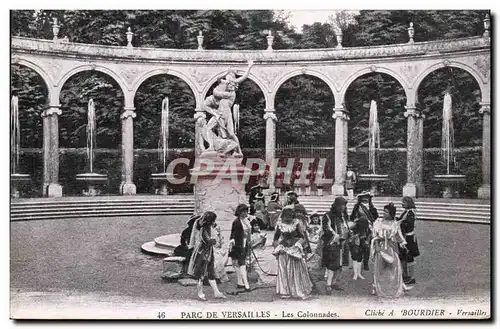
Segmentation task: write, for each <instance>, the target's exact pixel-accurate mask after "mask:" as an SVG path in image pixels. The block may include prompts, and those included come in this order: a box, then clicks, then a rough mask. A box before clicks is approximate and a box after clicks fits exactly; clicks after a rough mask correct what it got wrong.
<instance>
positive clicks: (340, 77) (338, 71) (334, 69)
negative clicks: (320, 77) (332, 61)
mask: <svg viewBox="0 0 500 329" xmlns="http://www.w3.org/2000/svg"><path fill="white" fill-rule="evenodd" d="M322 71H323V73H325V74H326V75H327V76H328V77H329V78H330V81H331V82H332V83H333V85H334V86H335V89H336V90H337V91H340V88H342V83H343V82H344V81H345V80H346V79H347V77H348V76H349V71H348V69H347V68H346V67H345V66H340V65H335V66H326V67H325V68H323V69H322Z"/></svg>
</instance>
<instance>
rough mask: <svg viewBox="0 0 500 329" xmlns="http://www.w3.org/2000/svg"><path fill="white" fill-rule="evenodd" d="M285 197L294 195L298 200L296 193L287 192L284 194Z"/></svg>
mask: <svg viewBox="0 0 500 329" xmlns="http://www.w3.org/2000/svg"><path fill="white" fill-rule="evenodd" d="M285 194H286V196H290V195H295V197H296V198H298V197H299V196H298V195H297V193H295V191H288V192H286V193H285Z"/></svg>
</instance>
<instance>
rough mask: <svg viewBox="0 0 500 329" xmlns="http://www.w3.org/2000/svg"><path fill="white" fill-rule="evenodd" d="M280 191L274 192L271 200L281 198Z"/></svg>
mask: <svg viewBox="0 0 500 329" xmlns="http://www.w3.org/2000/svg"><path fill="white" fill-rule="evenodd" d="M279 196H280V195H279V193H278V192H274V193H273V194H271V201H276V200H278V198H279Z"/></svg>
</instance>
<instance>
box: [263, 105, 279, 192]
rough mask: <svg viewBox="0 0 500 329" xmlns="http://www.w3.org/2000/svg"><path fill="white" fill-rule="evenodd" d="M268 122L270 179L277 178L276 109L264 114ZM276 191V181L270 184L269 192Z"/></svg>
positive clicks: (272, 180)
mask: <svg viewBox="0 0 500 329" xmlns="http://www.w3.org/2000/svg"><path fill="white" fill-rule="evenodd" d="M264 120H265V121H266V165H268V166H269V168H270V169H271V172H270V173H269V177H275V172H274V170H273V168H272V163H273V159H274V157H275V156H276V120H277V117H276V114H275V113H274V109H266V113H265V114H264ZM274 191H275V185H274V179H271V180H270V182H269V192H271V193H272V192H274Z"/></svg>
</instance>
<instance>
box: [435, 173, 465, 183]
mask: <svg viewBox="0 0 500 329" xmlns="http://www.w3.org/2000/svg"><path fill="white" fill-rule="evenodd" d="M432 180H433V181H436V182H448V183H459V182H463V181H465V175H434V176H432Z"/></svg>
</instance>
